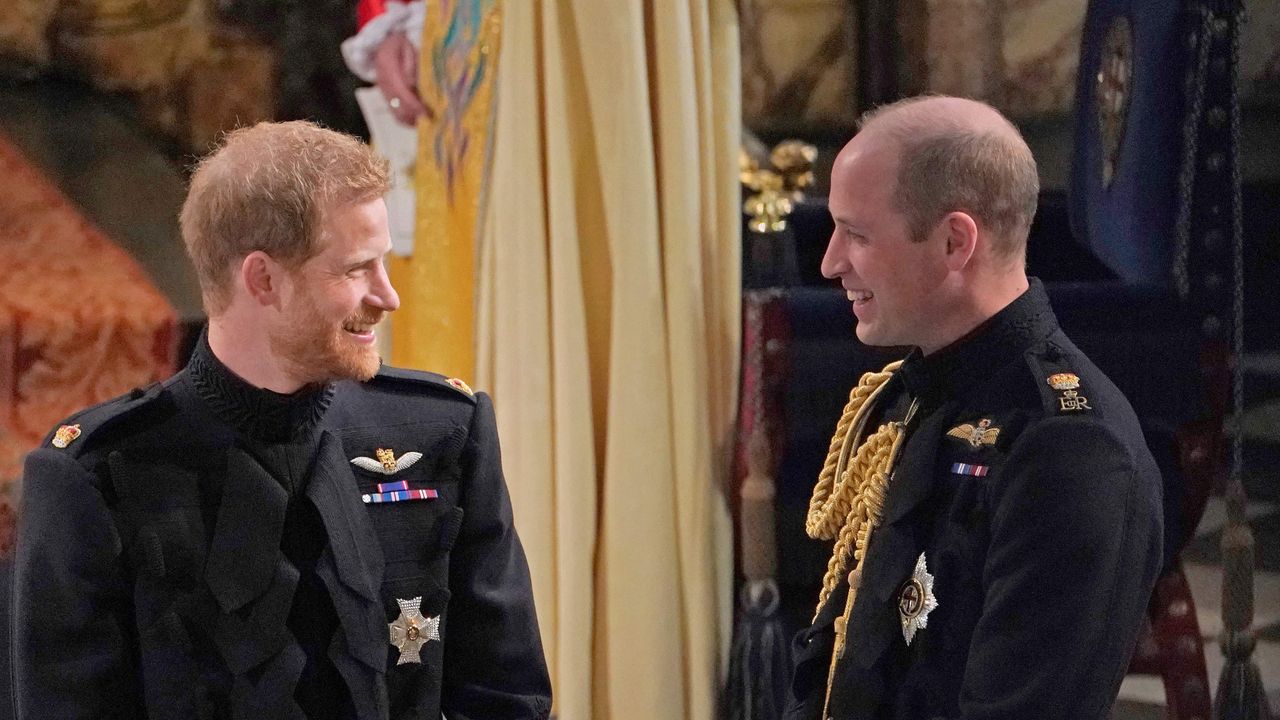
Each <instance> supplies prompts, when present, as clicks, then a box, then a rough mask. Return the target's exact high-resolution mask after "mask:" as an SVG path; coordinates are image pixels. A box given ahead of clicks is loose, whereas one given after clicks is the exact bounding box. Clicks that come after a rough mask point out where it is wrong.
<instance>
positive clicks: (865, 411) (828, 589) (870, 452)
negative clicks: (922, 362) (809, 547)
mask: <svg viewBox="0 0 1280 720" xmlns="http://www.w3.org/2000/svg"><path fill="white" fill-rule="evenodd" d="M901 364H902V363H901V361H898V362H893V363H890V364H889V365H887V366H886V367H885V368H884V370H882V371H880V372H878V373H866V374H865V375H863V376H862V379H861V380H859V381H858V385H857V386H856V387H854V389H853V391H852V392H850V393H849V402H848V404H846V405H845V409H844V413H843V414H842V415H841V417H840V421H839V423H837V424H836V431H835V435H834V436H833V437H832V438H831V446H830V448H829V450H828V451H827V460H826V463H824V465H823V468H822V472H821V473H820V474H819V475H818V483H817V485H816V486H815V487H814V489H813V497H812V498H811V499H810V501H809V516H808V519H807V521H806V523H805V530H806V532H808V534H809V536H810V537H812V538H814V539H820V540H830V539H832V538H835V540H836V543H835V547H834V548H833V551H832V554H831V560H830V561H829V562H828V563H827V572H826V575H825V576H824V577H823V579H822V592H821V594H820V595H819V597H818V608H817V610H815V611H814V617H815V619H816V617H817V612H818V611H820V610H821V609H822V606H823V605H824V604H825V603H826V602H827V599H828V598H829V597H830V596H831V593H832V592H833V591H834V590H835V588H836V586H837V585H838V584H839V582H840V577H841V576H842V575H843V574H844V571H845V568H846V567H847V563H848V558H849V555H850V553H849V549H850V547H852V548H853V553H852V554H853V559H854V561H855V567H860V566H861V563H862V559H863V557H864V555H865V554H866V547H867V542H868V540H869V539H870V535H871V530H872V528H873V527H875V525H876V524H878V523H879V521H880V516H881V513H882V512H883V510H884V499H885V487H886V485H887V484H888V482H889V476H890V473H891V471H892V465H893V459H894V457H895V456H896V455H897V451H898V448H899V447H900V445H901V442H902V438H903V435H904V433H903V431H902V424H901V423H886V424H884V425H882V426H880V428H879V429H878V430H876V432H875V433H874V434H872V435H871V436H870V437H868V438H867V439H866V441H865V442H863V443H862V444H861V445H858V446H857V451H856V452H853V453H852V455H853V456H852V458H851V457H850V454H851V450H852V448H853V447H854V445H855V444H856V443H857V440H858V437H859V436H860V435H861V434H862V431H863V426H864V425H865V424H866V421H867V417H868V415H869V414H870V411H871V408H872V407H873V406H874V403H873V402H872V400H873V399H874V398H875V397H876V396H877V395H878V394H879V392H880V391H881V390H882V389H883V388H884V386H885V383H886V382H887V381H888V380H889V378H890V377H892V376H893V373H894V371H896V370H897V369H898V367H899V366H900V365H901ZM850 590H851V592H852V591H854V588H850Z"/></svg>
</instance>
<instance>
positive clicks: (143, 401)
mask: <svg viewBox="0 0 1280 720" xmlns="http://www.w3.org/2000/svg"><path fill="white" fill-rule="evenodd" d="M163 393H164V385H163V384H162V383H152V384H151V385H148V386H147V387H145V388H142V387H137V388H134V389H133V390H130V391H129V392H127V393H125V394H124V395H120V396H119V397H115V398H112V399H110V400H107V401H106V402H103V403H99V404H97V405H93V406H91V407H88V408H85V409H84V410H81V411H80V412H78V413H76V414H74V415H72V416H71V417H69V418H67V419H66V420H64V421H63V422H62V423H61V424H59V425H58V427H57V428H55V429H54V430H53V431H52V432H50V433H49V434H48V435H46V436H45V438H44V441H43V442H42V443H41V444H40V447H53V448H59V449H72V450H76V449H78V447H83V446H85V445H86V444H87V443H88V441H89V438H90V436H91V435H94V434H101V433H102V432H103V431H105V430H106V429H108V428H110V427H112V426H115V425H117V424H118V423H120V422H121V421H123V420H125V419H128V418H133V417H136V416H137V414H138V413H139V412H141V411H143V410H144V409H145V408H150V407H154V404H155V402H156V400H158V399H159V398H160V397H161V396H162V395H163Z"/></svg>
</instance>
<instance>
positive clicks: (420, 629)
mask: <svg viewBox="0 0 1280 720" xmlns="http://www.w3.org/2000/svg"><path fill="white" fill-rule="evenodd" d="M396 604H398V605H399V606H400V617H398V618H396V619H395V621H394V622H392V623H389V624H388V625H387V627H388V628H389V629H390V631H391V644H392V645H395V646H396V649H397V650H399V651H400V659H399V660H397V661H396V664H397V665H404V664H405V663H420V662H422V656H421V655H420V654H419V653H420V651H421V650H422V646H423V645H426V644H427V642H428V641H430V640H435V641H436V642H439V641H440V616H439V615H437V616H435V617H423V615H422V611H421V609H420V608H421V606H422V597H421V596H419V597H416V598H413V599H412V600H400V599H399V598H397V599H396Z"/></svg>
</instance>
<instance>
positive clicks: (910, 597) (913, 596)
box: [898, 553, 938, 645]
mask: <svg viewBox="0 0 1280 720" xmlns="http://www.w3.org/2000/svg"><path fill="white" fill-rule="evenodd" d="M937 607H938V598H937V597H935V596H934V594H933V576H932V575H930V574H929V564H928V563H927V562H926V561H925V559H924V553H920V557H918V558H916V568H915V571H914V572H912V573H911V578H910V579H909V580H907V582H906V583H904V584H903V586H902V590H901V592H899V593H898V615H899V619H900V620H901V621H902V639H903V640H906V641H907V644H908V645H910V644H911V641H912V640H913V639H915V636H916V631H917V630H923V629H924V628H925V626H926V625H928V624H929V613H931V612H933V611H934V610H935V609H937Z"/></svg>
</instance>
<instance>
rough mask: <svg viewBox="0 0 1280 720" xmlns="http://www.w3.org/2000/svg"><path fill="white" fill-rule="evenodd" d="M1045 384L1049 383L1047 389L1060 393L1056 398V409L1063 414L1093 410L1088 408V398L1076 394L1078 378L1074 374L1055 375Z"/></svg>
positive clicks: (1078, 384) (1078, 385)
mask: <svg viewBox="0 0 1280 720" xmlns="http://www.w3.org/2000/svg"><path fill="white" fill-rule="evenodd" d="M1045 382H1047V383H1049V387H1051V388H1053V389H1054V390H1057V391H1058V392H1060V393H1062V395H1061V396H1059V397H1058V407H1059V409H1060V410H1062V411H1063V412H1074V411H1077V410H1092V409H1093V408H1092V407H1089V398H1087V397H1085V396H1083V395H1081V394H1080V393H1079V392H1077V389H1078V388H1079V387H1080V376H1078V375H1076V374H1075V373H1055V374H1053V375H1050V376H1049V377H1048V378H1047V379H1046V380H1045Z"/></svg>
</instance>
